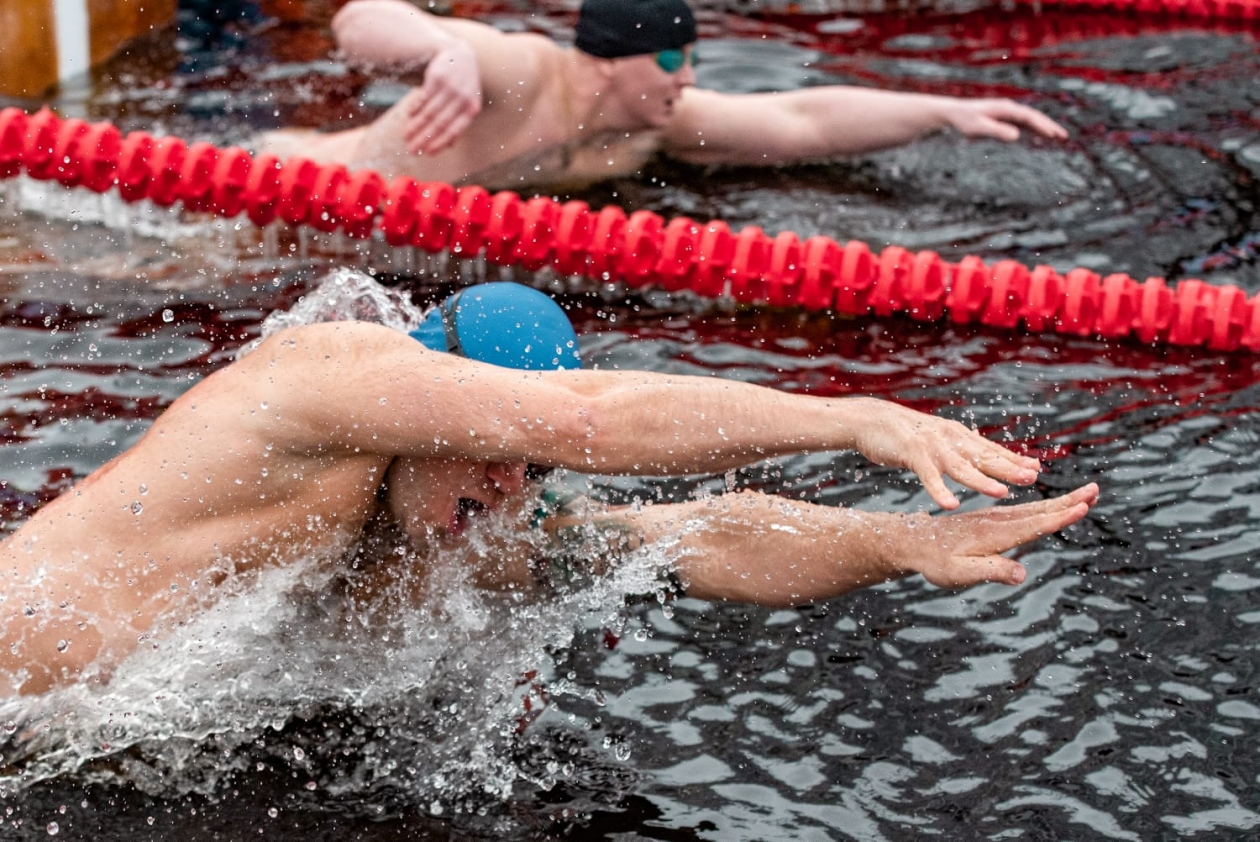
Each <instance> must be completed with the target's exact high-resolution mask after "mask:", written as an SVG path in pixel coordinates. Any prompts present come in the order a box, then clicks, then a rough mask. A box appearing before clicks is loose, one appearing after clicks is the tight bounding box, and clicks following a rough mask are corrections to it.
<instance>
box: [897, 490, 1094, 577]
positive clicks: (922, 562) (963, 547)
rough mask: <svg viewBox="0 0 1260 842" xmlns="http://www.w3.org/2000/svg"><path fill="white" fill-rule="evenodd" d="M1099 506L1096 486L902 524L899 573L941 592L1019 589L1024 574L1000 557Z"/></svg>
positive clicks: (912, 519)
mask: <svg viewBox="0 0 1260 842" xmlns="http://www.w3.org/2000/svg"><path fill="white" fill-rule="evenodd" d="M1096 502H1098V486H1097V485H1095V484H1093V483H1090V484H1089V485H1085V486H1082V487H1080V488H1078V489H1076V490H1075V491H1073V492H1071V493H1069V494H1065V495H1063V496H1062V497H1055V498H1053V499H1050V500H1038V501H1037V502H1035V503H1022V504H1020V505H1018V506H993V507H991V508H988V509H982V510H980V511H975V512H966V513H965V514H957V515H945V516H941V517H929V516H928V515H926V514H918V515H913V516H910V517H907V518H905V519H904V520H903V524H904V528H903V529H902V530H900V534H899V535H896V536H894V537H893V538H892V539H891V542H892V545H893V548H894V557H895V558H896V559H899V561H895V562H894V564H896V566H897V568H898V570H897V572H899V573H903V574H910V573H919V574H921V575H922V576H923V578H924V579H927V580H928V581H929V582H931V583H932V584H933V585H936V586H937V587H941V588H969V587H971V586H972V585H978V584H980V583H982V582H999V583H1002V584H1006V585H1018V584H1021V583H1022V582H1023V581H1024V578H1025V576H1027V571H1025V570H1024V566H1023V565H1022V564H1020V563H1019V562H1018V561H1015V560H1014V559H1010V558H1007V557H1005V556H1004V555H1002V553H1004V552H1006V551H1007V550H1011V549H1014V548H1015V547H1017V546H1019V545H1020V544H1026V543H1028V542H1029V541H1032V540H1034V539H1036V538H1040V537H1041V536H1043V535H1049V534H1050V533H1052V532H1057V531H1058V530H1060V529H1063V528H1064V527H1066V526H1070V525H1071V524H1073V523H1076V522H1077V521H1078V520H1080V519H1081V518H1083V517H1085V514H1086V513H1087V512H1088V511H1089V509H1090V507H1091V506H1093V505H1094V503H1096Z"/></svg>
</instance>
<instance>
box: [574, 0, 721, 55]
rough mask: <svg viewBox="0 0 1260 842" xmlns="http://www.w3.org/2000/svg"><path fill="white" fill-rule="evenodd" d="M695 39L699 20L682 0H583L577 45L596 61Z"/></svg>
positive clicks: (679, 46)
mask: <svg viewBox="0 0 1260 842" xmlns="http://www.w3.org/2000/svg"><path fill="white" fill-rule="evenodd" d="M695 40H696V19H695V16H694V15H692V13H691V7H690V6H688V5H687V4H686V3H685V2H683V0H583V3H582V8H581V10H580V11H579V12H578V22H577V30H576V32H575V39H574V46H575V47H577V48H578V49H579V50H581V51H582V52H584V53H587V54H589V55H592V56H595V57H596V58H625V57H627V56H640V55H648V54H651V53H659V52H661V51H662V50H681V49H682V48H683V47H685V46H687V45H688V44H693V43H695Z"/></svg>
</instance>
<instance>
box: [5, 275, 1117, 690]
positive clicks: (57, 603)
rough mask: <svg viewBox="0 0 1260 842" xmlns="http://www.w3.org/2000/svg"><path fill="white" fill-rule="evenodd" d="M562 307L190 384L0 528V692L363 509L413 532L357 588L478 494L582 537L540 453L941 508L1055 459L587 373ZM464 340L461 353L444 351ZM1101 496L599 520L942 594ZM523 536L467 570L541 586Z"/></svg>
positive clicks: (98, 662) (813, 408)
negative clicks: (552, 504)
mask: <svg viewBox="0 0 1260 842" xmlns="http://www.w3.org/2000/svg"><path fill="white" fill-rule="evenodd" d="M567 321H568V320H567V319H566V318H565V317H564V314H563V312H562V311H561V310H560V309H559V308H558V307H557V306H556V305H555V304H553V303H552V302H550V301H547V300H546V299H545V296H541V295H540V294H539V293H536V292H533V291H524V290H522V289H521V288H514V287H512V286H511V285H508V286H506V287H500V286H493V287H485V288H478V287H473V288H471V289H469V290H468V291H465V292H464V293H462V294H461V295H460V297H459V298H458V299H457V300H456V301H455V302H454V303H453V304H451V303H448V306H447V307H443V308H440V309H439V310H438V315H437V316H436V317H435V320H434V321H430V322H428V323H427V327H422V328H420V329H418V330H417V332H416V333H415V334H413V335H408V334H406V333H403V332H402V331H398V330H393V329H391V328H388V327H383V326H381V325H378V324H368V323H364V322H326V323H320V324H312V325H305V326H301V327H291V328H288V329H285V330H281V331H279V332H277V333H275V334H274V335H272V336H270V337H268V338H267V339H265V340H264V341H263V342H262V343H261V344H259V345H258V346H257V347H256V348H255V349H253V350H252V351H250V352H249V353H248V354H246V355H245V356H243V357H242V358H241V359H239V360H237V361H236V362H234V363H232V364H231V365H229V366H227V367H226V368H223V369H221V370H219V371H217V372H216V373H214V374H213V375H211V376H210V377H207V378H206V379H205V380H203V381H201V382H200V383H198V384H197V385H195V386H193V387H192V388H191V389H189V391H188V392H187V393H185V394H184V395H183V396H181V397H180V398H179V399H177V400H176V401H175V402H174V403H173V404H171V406H170V407H169V408H168V409H167V410H166V411H165V412H164V413H163V414H162V415H161V417H159V418H158V419H157V420H156V421H155V422H154V423H153V426H152V427H151V428H150V429H149V430H148V431H147V432H146V433H145V435H144V436H143V437H142V438H141V439H140V440H139V441H138V442H137V443H136V444H135V445H134V446H132V447H131V449H129V450H127V451H126V452H124V453H122V454H120V455H119V456H117V457H115V458H114V459H113V460H111V461H110V462H109V463H107V464H106V465H104V466H102V467H101V468H99V469H98V470H96V471H95V472H94V473H93V474H91V475H90V476H89V477H87V478H86V479H84V480H83V481H82V482H80V483H79V484H78V485H76V486H75V487H74V488H72V489H70V490H69V491H67V492H66V493H65V494H63V495H62V496H61V497H59V498H57V499H56V500H54V501H52V502H50V503H48V504H47V505H45V506H43V507H42V508H40V509H39V510H38V511H37V512H36V513H35V514H34V515H33V516H32V517H31V518H30V519H29V520H28V521H26V523H24V524H23V525H22V526H21V527H20V528H19V529H18V530H17V531H16V532H14V533H12V534H11V535H9V536H8V537H7V538H6V539H5V540H4V541H3V542H0V571H2V573H3V577H4V584H3V588H2V589H0V594H2V595H3V597H4V598H3V599H2V600H0V643H2V644H3V645H0V697H3V696H5V695H17V694H30V693H40V692H43V691H44V690H46V689H49V688H52V687H56V686H62V685H66V684H71V683H75V682H80V681H97V682H104V681H108V680H109V676H110V673H111V670H112V669H113V667H114V666H115V665H117V664H118V663H119V662H120V661H121V660H122V659H124V658H126V657H127V656H128V655H129V654H130V653H131V652H133V651H134V650H135V648H136V647H137V645H138V641H144V640H148V639H153V641H154V645H159V642H160V637H161V634H162V629H163V628H169V627H170V625H172V624H178V623H182V622H184V621H185V620H187V619H188V617H189V615H190V614H192V613H194V612H197V611H200V610H202V609H203V608H204V607H205V606H206V605H208V604H209V603H210V602H212V601H213V600H214V599H215V598H216V595H217V594H218V593H219V592H220V591H219V588H220V586H222V585H223V584H224V583H225V582H229V581H237V580H240V579H241V578H242V577H248V576H250V575H252V574H254V573H257V572H258V571H260V570H262V569H265V568H271V567H277V566H283V565H288V564H291V563H294V562H296V561H298V560H299V559H306V558H311V557H312V556H314V557H317V558H323V559H328V560H329V561H332V562H336V561H339V560H340V561H342V562H345V560H346V559H350V558H358V556H357V555H356V553H359V552H360V551H361V549H362V547H363V546H364V541H363V538H364V534H365V530H368V529H369V527H371V526H372V525H373V524H381V523H385V524H388V525H389V528H388V529H383V530H382V531H384V532H388V533H390V534H393V535H396V536H397V539H398V541H399V543H398V544H397V545H395V546H393V547H391V548H389V549H388V551H384V552H382V553H381V556H380V558H378V559H375V560H374V561H373V563H372V564H370V565H368V566H367V568H366V571H365V572H364V575H365V576H367V577H369V580H370V581H368V580H364V591H363V593H362V596H360V597H356V598H362V599H372V598H373V594H389V593H397V591H398V590H399V589H400V587H401V586H400V585H398V581H399V578H400V577H401V575H402V574H401V571H402V570H403V569H404V568H406V569H408V570H412V571H416V570H419V571H421V572H423V571H424V570H425V569H426V568H425V565H426V564H427V563H428V561H427V560H429V559H431V558H432V555H431V554H430V553H431V552H432V551H434V550H435V549H436V550H438V551H446V550H450V549H453V548H455V547H456V546H457V545H461V544H467V536H466V535H465V532H466V531H467V530H469V529H470V528H473V527H474V526H476V525H477V523H476V521H477V516H478V515H479V514H480V513H482V512H484V511H487V510H499V515H500V517H499V518H496V520H499V521H505V522H504V523H502V524H501V525H502V526H503V528H504V529H506V528H507V527H509V526H510V527H513V528H518V529H520V530H530V529H534V528H537V526H541V527H542V528H544V529H545V530H548V531H549V532H552V533H553V534H559V537H561V538H564V537H572V535H574V534H581V533H582V531H583V530H581V529H577V528H575V527H577V526H578V525H580V524H581V523H582V522H583V521H582V520H581V518H582V516H581V515H580V514H575V513H565V512H560V513H549V512H547V511H545V510H544V511H543V512H542V513H541V514H540V513H539V511H538V509H539V506H538V505H537V504H538V501H539V496H540V495H539V489H538V487H537V483H536V482H535V481H534V477H536V476H537V474H538V473H539V471H538V470H536V469H537V468H542V469H546V468H552V467H559V468H565V469H569V470H572V471H583V472H588V473H599V474H625V475H671V474H673V475H683V474H696V473H717V474H721V473H723V472H725V471H728V470H730V469H732V468H735V467H738V466H741V465H746V464H749V463H752V462H756V461H759V460H761V459H765V458H769V457H774V456H777V455H783V454H789V453H804V452H811V451H822V450H836V449H856V450H858V451H860V452H861V453H863V454H865V455H866V456H867V457H868V458H870V459H872V460H873V461H876V462H878V463H881V464H884V465H890V466H899V467H904V468H908V469H910V470H912V471H914V472H915V473H916V474H918V476H919V478H920V479H921V480H922V482H923V484H924V486H925V488H926V489H927V491H928V492H929V493H930V494H931V496H932V497H933V498H934V499H935V500H936V501H937V502H938V503H939V504H940V505H942V506H943V507H945V508H947V509H952V508H956V507H957V506H958V505H959V501H958V499H957V498H956V497H955V496H954V494H953V493H952V492H951V491H950V490H949V489H948V488H947V487H946V484H945V479H944V478H945V477H946V476H948V477H951V478H953V479H954V480H955V481H957V482H958V483H960V484H961V485H962V486H964V487H967V488H970V489H973V490H976V491H979V492H981V493H984V494H987V495H989V496H992V497H997V498H1001V497H1003V496H1005V495H1006V492H1007V483H1017V484H1020V485H1029V484H1031V483H1033V482H1034V480H1035V479H1036V477H1037V474H1038V470H1039V468H1040V466H1039V464H1038V463H1037V461H1036V460H1034V459H1031V458H1028V457H1024V456H1019V455H1016V454H1014V453H1012V452H1011V451H1009V450H1007V449H1006V448H1004V447H1002V446H1000V445H997V444H994V443H992V442H989V441H987V440H986V439H984V438H982V437H981V436H980V435H979V434H977V433H976V432H975V431H973V430H970V429H968V428H966V427H964V426H963V425H961V424H959V423H958V422H956V421H950V420H945V419H941V418H936V417H934V416H931V415H925V414H923V413H919V412H915V411H914V410H911V409H906V408H904V407H901V406H898V405H896V404H892V403H889V402H886V401H880V400H875V399H871V398H844V399H838V400H837V399H823V398H816V397H810V396H807V395H801V394H790V393H785V392H779V391H776V390H774V389H769V388H765V387H761V386H756V385H752V384H749V383H743V382H739V381H730V380H723V379H720V378H717V377H688V376H683V375H677V374H669V375H662V374H654V373H651V372H639V371H600V370H589V369H579V368H577V363H578V357H577V351H576V348H574V347H571V342H572V339H573V335H572V328H571V327H570V326H569V325H568V324H567ZM539 323H541V324H542V327H541V328H538V327H536V325H537V324H539ZM452 331H453V335H452ZM429 342H432V343H433V344H434V345H435V346H436V348H437V352H435V351H434V350H431V349H430V348H429V347H426V345H427V344H428V343H429ZM456 345H457V346H458V347H459V349H460V350H461V351H462V354H463V355H461V354H457V353H449V351H451V350H453V349H454V346H456ZM464 355H467V356H464ZM473 357H478V358H480V359H481V360H484V361H479V359H475V358H473ZM531 466H535V468H536V469H535V470H531ZM1097 495H1098V488H1097V486H1094V485H1087V486H1084V487H1082V488H1079V489H1077V490H1076V491H1073V492H1071V493H1069V494H1065V495H1063V496H1062V497H1057V498H1053V499H1046V500H1040V501H1037V502H1032V503H1024V504H1021V505H1014V506H998V507H992V508H987V509H980V510H976V511H971V512H967V513H965V514H957V515H949V516H946V517H938V518H929V516H928V515H927V514H925V513H919V514H914V515H904V514H891V513H882V512H866V511H857V510H851V509H843V508H836V507H831V506H817V505H811V504H809V503H803V502H798V501H790V500H778V499H776V498H773V497H769V496H767V495H764V494H760V493H757V492H752V491H744V492H740V493H738V494H728V495H725V496H720V497H709V498H706V499H703V500H695V501H689V502H683V503H674V504H656V505H643V506H636V507H627V508H624V509H610V510H607V511H603V512H600V513H599V515H598V516H599V517H600V518H601V519H602V520H601V523H602V524H605V525H606V524H615V525H616V526H617V528H619V529H621V530H623V532H622V534H623V535H625V536H626V537H627V540H628V542H629V543H630V544H633V542H636V541H637V542H654V541H658V540H659V541H668V542H670V546H672V547H674V548H675V550H676V552H677V553H678V562H677V575H678V578H679V579H680V581H681V585H682V586H683V587H685V588H686V592H687V593H688V594H689V595H692V596H696V597H700V598H706V599H731V600H741V601H747V602H756V603H761V604H766V605H799V604H802V603H806V602H810V601H814V600H822V599H829V598H832V597H835V596H838V595H840V594H843V593H845V592H847V591H850V590H852V589H854V588H859V587H864V586H866V585H870V584H874V583H877V582H882V581H886V580H888V579H893V578H897V577H901V576H908V575H912V574H915V573H919V574H922V575H923V576H924V577H925V578H927V579H928V580H929V581H931V582H932V583H934V584H936V585H939V586H945V587H966V586H969V585H973V584H976V583H978V582H985V581H992V582H1002V583H1005V584H1011V585H1013V584H1018V583H1020V582H1022V581H1023V579H1024V569H1023V567H1022V566H1021V565H1020V564H1019V563H1018V562H1016V561H1014V560H1012V559H1009V558H1006V557H1004V556H1002V555H1001V553H1003V552H1005V551H1006V550H1009V549H1011V548H1012V547H1015V546H1017V545H1019V544H1021V543H1024V542H1026V541H1031V540H1033V539H1035V538H1037V537H1039V536H1041V535H1046V534H1048V533H1050V532H1054V531H1056V530H1058V529H1062V528H1063V527H1065V526H1067V525H1068V524H1071V523H1073V522H1075V521H1077V520H1079V519H1080V518H1082V517H1084V516H1085V514H1086V512H1087V511H1088V509H1089V507H1090V506H1091V505H1092V504H1093V502H1094V501H1095V500H1096V498H1097ZM684 525H685V527H686V528H684ZM588 531H589V530H588ZM565 533H567V536H566V534H565ZM482 537H485V535H484V534H482ZM526 544H528V545H529V546H530V547H531V548H532V547H533V546H535V544H534V543H532V542H526V541H521V542H519V543H518V544H516V546H513V545H512V543H511V542H508V541H503V542H502V546H501V547H500V549H499V551H498V552H496V553H493V554H491V557H490V558H488V559H486V562H487V563H486V564H485V565H484V566H483V567H479V568H478V569H477V570H476V571H471V572H475V573H476V576H475V580H476V581H477V582H478V583H480V584H482V585H484V586H486V587H495V588H526V589H527V588H532V587H535V585H536V582H537V578H536V576H535V571H536V570H537V569H538V568H539V565H538V564H537V563H536V561H537V560H536V559H535V558H534V557H533V556H531V555H529V554H527V553H525V552H524V551H523V550H524V547H525V546H526ZM558 545H559V549H561V550H565V551H569V552H571V547H569V546H568V545H565V544H563V542H558ZM479 546H481V547H483V548H485V547H487V546H488V545H486V544H485V543H484V542H483V543H481V544H479ZM493 546H499V544H495V545H493ZM618 546H619V547H620V546H624V545H618ZM607 549H611V550H613V551H615V550H617V549H618V547H610V548H607ZM488 552H489V550H488V549H483V553H488ZM594 552H595V549H592V550H591V551H589V552H586V553H579V554H577V555H576V556H575V557H577V558H583V559H585V558H589V557H591V556H592V555H593V554H594ZM614 560H615V559H614ZM412 581H416V582H417V583H416V585H415V587H417V588H420V587H423V581H424V580H423V577H422V576H420V577H419V578H418V580H412ZM391 585H394V586H395V587H392V588H391ZM356 593H357V592H356ZM208 645H209V644H208Z"/></svg>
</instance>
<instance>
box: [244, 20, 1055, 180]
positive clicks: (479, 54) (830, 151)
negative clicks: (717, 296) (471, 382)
mask: <svg viewBox="0 0 1260 842" xmlns="http://www.w3.org/2000/svg"><path fill="white" fill-rule="evenodd" d="M333 34H334V36H335V38H336V42H337V50H338V53H339V55H340V56H342V57H344V58H345V59H346V60H348V61H350V62H351V63H357V64H360V65H363V66H365V67H366V68H368V69H369V70H370V69H372V68H381V67H388V68H392V69H394V70H396V71H401V72H403V73H405V74H407V77H408V79H410V80H415V82H416V86H415V87H413V88H411V89H410V90H409V91H408V92H407V93H406V94H405V95H404V96H403V97H402V99H401V100H400V101H399V102H398V103H397V104H396V105H394V106H393V107H392V108H390V109H389V111H388V112H386V113H385V114H384V115H382V116H381V117H380V118H379V119H377V120H376V121H375V122H373V123H372V124H370V125H367V126H361V127H358V128H353V129H348V130H345V131H339V132H331V133H327V134H321V133H317V132H312V131H309V130H300V129H288V130H281V131H276V132H271V133H269V134H267V135H264V136H263V137H262V138H260V142H259V144H257V145H258V151H266V152H271V153H273V154H276V155H278V156H279V157H281V158H285V157H288V156H290V155H301V156H303V157H307V158H313V159H315V160H318V161H322V162H328V163H333V162H336V163H342V164H346V165H349V166H352V167H370V168H372V169H374V170H377V171H378V172H380V173H382V174H383V175H385V176H387V177H393V176H395V175H408V176H411V177H413V178H416V179H418V180H420V181H444V182H449V183H453V184H464V183H472V184H479V185H481V186H483V187H487V188H491V189H498V188H503V189H510V190H520V189H521V188H522V187H530V186H542V185H547V186H551V185H569V184H579V183H587V182H593V181H599V180H603V179H608V178H618V177H624V176H628V175H634V174H635V173H637V172H639V171H640V170H641V169H642V167H643V165H644V164H645V163H646V162H647V161H648V160H649V159H650V158H652V157H653V156H654V155H657V154H663V155H666V156H669V157H672V158H676V159H678V160H682V161H685V162H689V163H694V164H701V165H713V164H736V165H740V166H778V165H782V164H792V163H799V162H809V161H818V160H829V159H834V158H837V157H845V156H853V155H862V154H866V153H869V152H873V151H876V150H879V149H885V148H889V147H894V146H900V145H902V144H904V143H909V142H911V141H913V140H915V139H916V138H918V137H920V136H922V135H924V134H928V133H930V132H934V131H938V130H951V131H955V132H958V133H959V134H961V135H964V136H967V137H988V138H997V139H999V140H1005V141H1013V140H1015V139H1017V138H1018V137H1019V136H1020V133H1021V131H1024V130H1027V131H1030V132H1032V133H1034V134H1038V135H1041V136H1043V137H1047V138H1050V139H1053V140H1062V139H1065V138H1066V137H1067V131H1066V130H1065V129H1064V128H1063V127H1062V126H1060V125H1059V124H1058V123H1056V122H1055V121H1054V120H1052V119H1050V118H1049V117H1047V116H1046V115H1045V114H1042V113H1041V112H1040V111H1037V110H1036V109H1034V108H1030V107H1028V106H1026V105H1023V104H1021V103H1018V102H1014V101H1012V100H1010V99H997V98H994V99H989V98H986V99H963V98H958V97H952V96H943V95H941V96H937V95H930V94H919V93H901V92H896V91H887V90H877V89H874V88H866V87H857V86H852V85H816V86H810V87H804V88H797V89H794V90H786V91H777V92H757V93H724V92H719V91H714V90H702V89H699V88H696V87H695V84H696V75H695V72H694V71H693V67H692V65H693V64H694V62H695V46H696V42H697V39H698V31H697V26H696V20H695V17H694V15H693V14H692V11H691V8H690V7H689V6H688V4H687V3H686V2H684V0H584V2H583V3H582V4H581V8H580V9H579V12H578V18H577V25H576V27H575V29H574V39H573V47H572V48H571V49H570V48H568V47H565V46H562V45H560V44H557V43H556V42H554V41H552V40H551V39H549V38H546V37H544V36H542V35H539V34H537V33H533V32H528V33H526V32H501V31H499V30H498V29H495V28H494V27H492V26H488V25H486V24H483V23H478V22H476V21H473V20H467V19H460V18H452V17H439V16H435V15H431V14H429V13H427V12H425V11H423V10H421V9H419V8H417V6H416V4H415V3H411V2H405V0H352V2H350V3H347V4H346V5H345V6H343V7H342V8H341V9H340V10H339V11H338V12H337V14H336V16H335V17H334V18H333Z"/></svg>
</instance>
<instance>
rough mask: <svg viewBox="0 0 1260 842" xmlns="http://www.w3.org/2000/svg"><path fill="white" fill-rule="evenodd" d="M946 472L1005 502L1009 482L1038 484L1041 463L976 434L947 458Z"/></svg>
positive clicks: (971, 487) (975, 489)
mask: <svg viewBox="0 0 1260 842" xmlns="http://www.w3.org/2000/svg"><path fill="white" fill-rule="evenodd" d="M944 470H945V473H946V474H948V475H949V476H950V477H952V478H953V479H954V480H956V481H957V482H959V483H961V484H962V485H964V486H966V487H967V488H970V489H971V490H973V491H978V492H980V493H981V494H985V495H988V496H989V497H996V498H998V499H1002V498H1003V497H1005V496H1006V495H1007V487H1006V483H1011V484H1012V485H1032V484H1033V483H1034V482H1036V481H1037V475H1038V474H1039V473H1040V472H1041V463H1040V462H1038V461H1037V460H1036V459H1033V458H1031V457H1028V456H1021V455H1019V454H1018V453H1014V452H1012V451H1010V450H1007V449H1006V448H1005V447H1002V445H1000V444H997V443H996V442H991V441H989V440H988V439H986V438H984V437H982V436H980V435H979V434H974V435H972V436H971V437H969V438H968V440H967V441H965V442H963V443H962V444H960V445H959V447H958V449H957V450H956V451H954V452H953V453H950V454H949V455H948V457H947V461H946V465H945V469H944Z"/></svg>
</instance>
